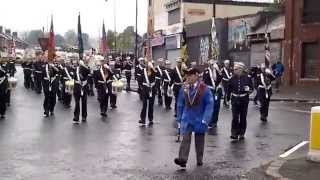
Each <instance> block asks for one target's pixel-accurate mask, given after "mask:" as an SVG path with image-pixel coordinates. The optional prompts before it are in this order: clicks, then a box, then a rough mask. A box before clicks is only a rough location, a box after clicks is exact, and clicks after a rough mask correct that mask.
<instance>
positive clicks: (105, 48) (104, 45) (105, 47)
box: [101, 22, 108, 57]
mask: <svg viewBox="0 0 320 180" xmlns="http://www.w3.org/2000/svg"><path fill="white" fill-rule="evenodd" d="M101 53H102V54H103V56H104V57H106V56H107V53H108V43H107V33H106V28H105V25H104V22H103V24H102V39H101Z"/></svg>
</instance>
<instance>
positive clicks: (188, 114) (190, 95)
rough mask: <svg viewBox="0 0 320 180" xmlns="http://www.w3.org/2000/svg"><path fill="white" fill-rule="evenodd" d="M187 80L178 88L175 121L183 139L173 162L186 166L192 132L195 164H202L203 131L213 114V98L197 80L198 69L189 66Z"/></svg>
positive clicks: (208, 90)
mask: <svg viewBox="0 0 320 180" xmlns="http://www.w3.org/2000/svg"><path fill="white" fill-rule="evenodd" d="M186 74H187V81H186V82H185V84H184V86H183V88H181V89H180V92H179V96H178V102H177V123H178V125H179V126H180V128H181V133H182V135H183V140H182V142H181V146H180V151H179V157H178V158H176V159H175V160H174V162H175V163H176V164H177V165H179V166H181V167H182V168H185V167H186V164H187V161H188V156H189V152H190V144H191V136H192V132H194V134H195V146H196V154H197V165H198V166H202V164H203V161H202V160H203V152H204V141H205V133H206V132H207V130H208V124H209V123H210V121H211V117H212V114H213V106H214V98H213V95H212V93H211V91H210V89H209V88H208V87H207V86H206V85H205V83H204V82H202V81H200V80H199V74H200V72H199V70H198V69H196V68H191V69H189V70H188V71H187V73H186Z"/></svg>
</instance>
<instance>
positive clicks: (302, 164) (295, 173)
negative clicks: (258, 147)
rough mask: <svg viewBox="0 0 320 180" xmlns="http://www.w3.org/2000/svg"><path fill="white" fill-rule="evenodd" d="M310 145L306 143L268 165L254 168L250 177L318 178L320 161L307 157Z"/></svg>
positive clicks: (297, 179) (294, 179)
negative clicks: (313, 160)
mask: <svg viewBox="0 0 320 180" xmlns="http://www.w3.org/2000/svg"><path fill="white" fill-rule="evenodd" d="M307 152H308V146H307V145H305V146H303V147H302V148H300V149H298V150H297V151H296V152H294V153H293V154H291V155H290V156H288V157H285V158H281V157H279V158H277V159H275V160H272V161H271V162H269V163H268V164H266V165H263V166H260V167H258V168H254V169H252V170H251V171H250V172H249V173H248V174H247V175H246V176H247V177H249V178H248V179H261V180H274V179H280V180H318V179H319V177H320V163H319V162H312V161H310V160H308V158H307Z"/></svg>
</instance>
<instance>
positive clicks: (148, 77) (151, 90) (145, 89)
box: [139, 62, 156, 126]
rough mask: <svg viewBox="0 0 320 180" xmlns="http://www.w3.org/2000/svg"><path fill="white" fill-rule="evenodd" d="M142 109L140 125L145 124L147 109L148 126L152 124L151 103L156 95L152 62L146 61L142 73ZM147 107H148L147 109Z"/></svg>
mask: <svg viewBox="0 0 320 180" xmlns="http://www.w3.org/2000/svg"><path fill="white" fill-rule="evenodd" d="M142 78H143V79H142V89H141V95H142V102H143V106H142V110H141V113H140V121H139V123H140V124H142V125H146V116H147V110H148V119H149V126H152V125H153V105H154V100H155V96H156V86H155V80H156V69H155V68H154V66H153V64H152V62H148V65H147V67H145V68H144V69H143V74H142ZM147 108H148V109H147Z"/></svg>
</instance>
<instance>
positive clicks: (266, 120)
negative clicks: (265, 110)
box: [260, 117, 268, 122]
mask: <svg viewBox="0 0 320 180" xmlns="http://www.w3.org/2000/svg"><path fill="white" fill-rule="evenodd" d="M260 120H261V121H262V122H268V119H267V118H266V117H261V118H260Z"/></svg>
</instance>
